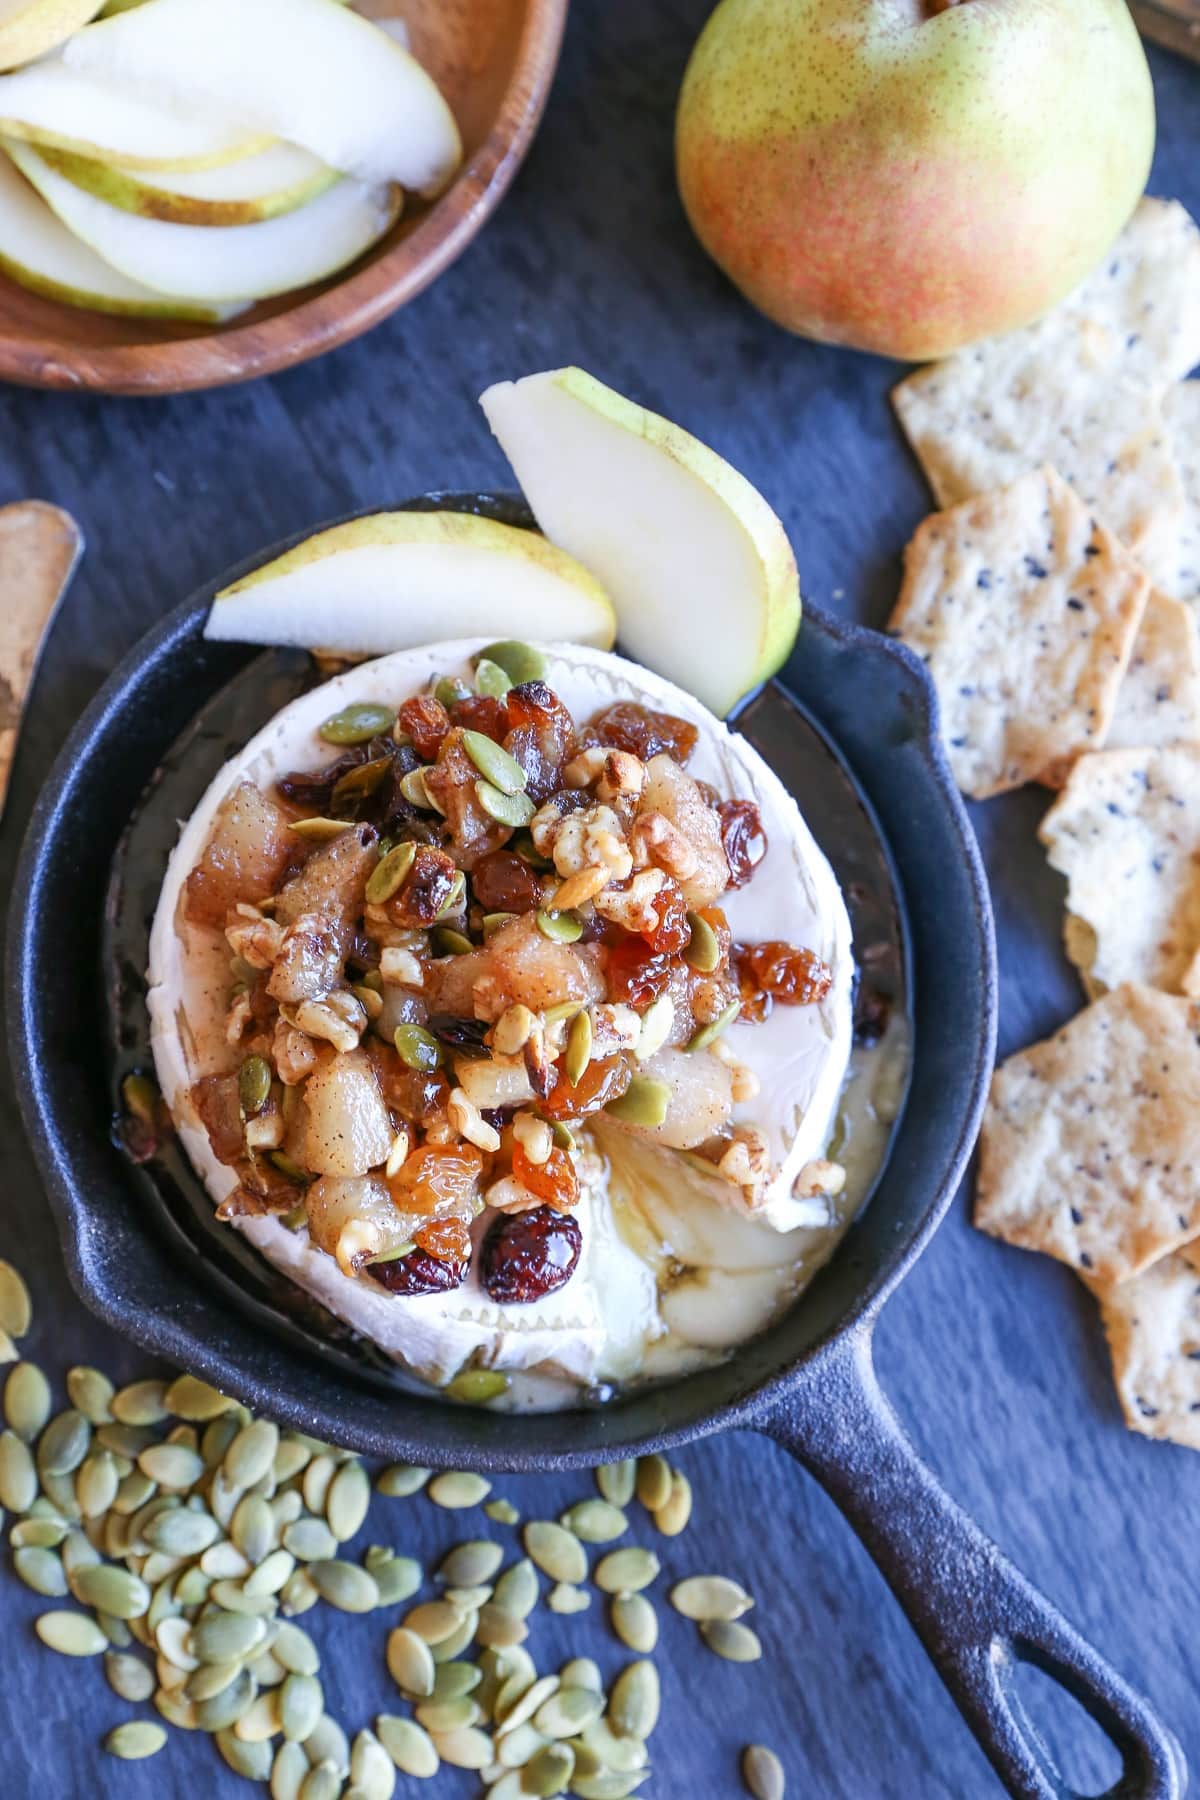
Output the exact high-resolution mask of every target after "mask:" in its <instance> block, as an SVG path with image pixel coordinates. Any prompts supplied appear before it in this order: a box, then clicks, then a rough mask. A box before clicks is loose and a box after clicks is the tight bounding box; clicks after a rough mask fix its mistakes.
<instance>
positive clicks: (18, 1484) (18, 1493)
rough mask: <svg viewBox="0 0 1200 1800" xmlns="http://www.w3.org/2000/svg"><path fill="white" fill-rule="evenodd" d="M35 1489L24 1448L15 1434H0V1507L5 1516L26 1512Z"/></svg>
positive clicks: (28, 1459) (33, 1476)
mask: <svg viewBox="0 0 1200 1800" xmlns="http://www.w3.org/2000/svg"><path fill="white" fill-rule="evenodd" d="M37 1487H38V1479H37V1470H36V1469H35V1468H34V1465H33V1457H32V1456H31V1455H30V1454H29V1446H28V1444H26V1443H25V1441H24V1439H23V1438H19V1437H18V1436H17V1434H16V1432H15V1431H5V1432H0V1506H3V1507H5V1508H7V1510H8V1511H9V1512H15V1513H22V1512H28V1511H29V1508H30V1507H31V1506H32V1505H33V1500H34V1496H35V1494H36V1493H37Z"/></svg>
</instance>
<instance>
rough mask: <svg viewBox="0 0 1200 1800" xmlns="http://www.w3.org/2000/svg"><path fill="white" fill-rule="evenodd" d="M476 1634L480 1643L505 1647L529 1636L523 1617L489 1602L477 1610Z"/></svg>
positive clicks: (520, 1641) (522, 1640)
mask: <svg viewBox="0 0 1200 1800" xmlns="http://www.w3.org/2000/svg"><path fill="white" fill-rule="evenodd" d="M476 1635H477V1636H478V1638H479V1642H480V1643H481V1644H484V1645H488V1646H497V1647H499V1648H501V1649H507V1648H508V1647H509V1646H510V1645H512V1644H523V1643H524V1642H525V1639H526V1638H527V1637H528V1636H529V1627H528V1625H526V1623H525V1621H524V1619H518V1618H517V1617H516V1616H515V1614H513V1613H510V1612H505V1610H504V1608H503V1607H502V1606H495V1605H493V1604H491V1603H489V1604H488V1605H486V1606H483V1607H481V1608H480V1610H479V1619H478V1623H477V1625H476Z"/></svg>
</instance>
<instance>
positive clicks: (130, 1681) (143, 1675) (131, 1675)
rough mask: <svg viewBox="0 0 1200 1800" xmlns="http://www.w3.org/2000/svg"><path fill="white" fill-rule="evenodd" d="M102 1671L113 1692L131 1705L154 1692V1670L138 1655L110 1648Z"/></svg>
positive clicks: (146, 1698)
mask: <svg viewBox="0 0 1200 1800" xmlns="http://www.w3.org/2000/svg"><path fill="white" fill-rule="evenodd" d="M104 1673H105V1674H106V1675H107V1677H108V1685H109V1687H110V1688H111V1689H112V1691H113V1693H114V1694H117V1695H118V1696H119V1697H120V1698H121V1699H122V1700H128V1701H129V1702H130V1703H131V1704H133V1705H136V1704H138V1703H139V1702H141V1701H143V1700H148V1699H149V1698H150V1696H151V1694H152V1693H153V1692H154V1671H153V1669H151V1667H150V1665H149V1664H148V1663H144V1662H143V1661H142V1659H141V1657H140V1656H127V1655H124V1654H123V1653H122V1652H121V1651H119V1650H110V1651H108V1653H107V1654H106V1656H105V1658H104Z"/></svg>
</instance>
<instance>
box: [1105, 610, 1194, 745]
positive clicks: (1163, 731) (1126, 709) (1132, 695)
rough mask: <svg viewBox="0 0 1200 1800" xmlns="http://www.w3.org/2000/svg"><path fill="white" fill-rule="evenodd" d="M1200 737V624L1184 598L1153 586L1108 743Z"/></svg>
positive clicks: (1121, 689) (1157, 741)
mask: <svg viewBox="0 0 1200 1800" xmlns="http://www.w3.org/2000/svg"><path fill="white" fill-rule="evenodd" d="M1189 738H1200V629H1198V628H1197V625H1196V619H1195V615H1194V614H1193V613H1192V612H1191V611H1190V610H1189V608H1188V607H1186V606H1185V605H1184V604H1183V602H1182V600H1169V599H1168V598H1167V596H1166V595H1165V594H1163V593H1160V592H1159V591H1158V590H1157V589H1156V588H1152V589H1151V590H1150V594H1149V596H1148V598H1147V600H1146V610H1145V612H1144V613H1143V614H1142V622H1141V625H1140V626H1139V627H1138V634H1137V637H1136V638H1135V639H1134V645H1133V654H1132V656H1131V657H1130V659H1129V667H1128V668H1127V669H1126V671H1125V679H1124V681H1123V682H1122V683H1121V687H1120V690H1119V692H1118V694H1117V710H1116V712H1115V713H1114V714H1113V721H1112V724H1111V725H1110V726H1109V728H1108V736H1107V738H1106V739H1105V748H1106V749H1109V750H1120V749H1125V748H1127V747H1131V746H1138V745H1146V744H1177V743H1179V742H1181V741H1182V740H1186V739H1189Z"/></svg>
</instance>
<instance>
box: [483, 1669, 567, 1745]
mask: <svg viewBox="0 0 1200 1800" xmlns="http://www.w3.org/2000/svg"><path fill="white" fill-rule="evenodd" d="M532 1666H533V1664H532V1659H530V1661H529V1664H528V1666H526V1665H525V1664H521V1665H519V1666H518V1667H517V1668H516V1669H515V1670H514V1671H513V1673H512V1674H511V1675H509V1676H508V1677H507V1679H506V1680H505V1681H503V1682H502V1683H501V1686H500V1690H499V1692H498V1693H497V1695H496V1701H495V1705H494V1707H493V1712H494V1714H495V1718H496V1723H497V1724H498V1725H502V1726H503V1727H504V1730H505V1732H510V1731H515V1730H516V1728H517V1726H518V1725H524V1724H526V1723H527V1721H528V1720H530V1719H532V1717H533V1715H534V1713H535V1712H536V1711H537V1709H538V1707H539V1706H541V1705H542V1703H543V1701H546V1700H548V1699H549V1698H550V1696H551V1694H556V1693H557V1692H558V1689H559V1687H560V1686H561V1683H560V1681H559V1678H558V1676H557V1675H542V1676H539V1677H538V1678H537V1679H536V1680H534V1679H533V1678H532V1676H531V1672H530V1671H531V1670H532Z"/></svg>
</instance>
